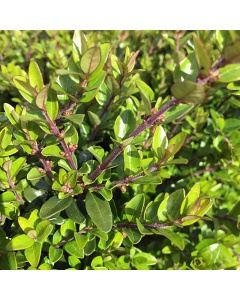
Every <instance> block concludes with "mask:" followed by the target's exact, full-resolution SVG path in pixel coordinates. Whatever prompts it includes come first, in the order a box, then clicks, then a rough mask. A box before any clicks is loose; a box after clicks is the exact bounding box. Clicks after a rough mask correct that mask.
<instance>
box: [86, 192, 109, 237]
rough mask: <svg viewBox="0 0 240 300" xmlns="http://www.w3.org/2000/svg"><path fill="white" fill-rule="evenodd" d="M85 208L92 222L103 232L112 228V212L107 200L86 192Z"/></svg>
mask: <svg viewBox="0 0 240 300" xmlns="http://www.w3.org/2000/svg"><path fill="white" fill-rule="evenodd" d="M86 210H87V213H88V215H89V216H90V217H91V219H92V221H93V223H94V224H95V225H96V226H97V227H98V228H99V229H101V230H102V231H103V232H109V231H110V230H111V228H112V212H111V208H110V205H109V203H108V201H106V200H102V199H100V198H98V197H97V196H96V195H94V194H92V193H90V192H88V194H87V197H86Z"/></svg>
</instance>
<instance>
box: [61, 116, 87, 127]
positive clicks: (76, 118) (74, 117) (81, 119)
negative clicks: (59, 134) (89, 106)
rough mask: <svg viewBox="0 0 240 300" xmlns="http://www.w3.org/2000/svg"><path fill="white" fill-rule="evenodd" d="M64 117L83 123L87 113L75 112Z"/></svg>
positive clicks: (76, 122)
mask: <svg viewBox="0 0 240 300" xmlns="http://www.w3.org/2000/svg"><path fill="white" fill-rule="evenodd" d="M63 117H64V119H67V120H69V121H71V122H73V123H75V124H78V125H80V124H82V122H83V119H84V117H85V115H83V114H74V115H64V116H63Z"/></svg>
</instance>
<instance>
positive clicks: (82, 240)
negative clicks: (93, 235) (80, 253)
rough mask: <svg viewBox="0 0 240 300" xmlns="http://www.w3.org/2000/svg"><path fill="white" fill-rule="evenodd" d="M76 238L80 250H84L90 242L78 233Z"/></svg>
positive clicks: (75, 234)
mask: <svg viewBox="0 0 240 300" xmlns="http://www.w3.org/2000/svg"><path fill="white" fill-rule="evenodd" d="M74 238H75V241H76V243H77V245H78V248H79V249H83V248H84V247H85V246H86V244H87V242H88V238H87V236H86V235H83V234H79V233H78V232H74Z"/></svg>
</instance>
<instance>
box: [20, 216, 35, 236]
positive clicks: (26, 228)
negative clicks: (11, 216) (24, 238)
mask: <svg viewBox="0 0 240 300" xmlns="http://www.w3.org/2000/svg"><path fill="white" fill-rule="evenodd" d="M18 224H19V226H20V227H21V229H22V230H23V231H24V233H26V234H27V233H28V232H29V230H33V229H34V226H33V225H32V223H31V222H29V221H28V220H27V219H25V218H24V217H18Z"/></svg>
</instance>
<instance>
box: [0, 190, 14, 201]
mask: <svg viewBox="0 0 240 300" xmlns="http://www.w3.org/2000/svg"><path fill="white" fill-rule="evenodd" d="M16 200H17V199H16V196H15V195H14V193H13V192H10V191H8V192H3V193H2V194H1V195H0V202H12V201H16Z"/></svg>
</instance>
